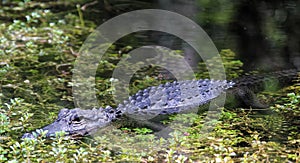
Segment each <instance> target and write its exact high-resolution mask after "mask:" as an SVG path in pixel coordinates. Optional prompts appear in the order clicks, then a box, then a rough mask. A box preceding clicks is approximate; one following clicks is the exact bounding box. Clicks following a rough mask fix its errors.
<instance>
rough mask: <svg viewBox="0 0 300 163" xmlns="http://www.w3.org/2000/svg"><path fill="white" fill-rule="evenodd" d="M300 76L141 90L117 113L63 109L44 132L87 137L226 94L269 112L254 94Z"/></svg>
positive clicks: (193, 82)
mask: <svg viewBox="0 0 300 163" xmlns="http://www.w3.org/2000/svg"><path fill="white" fill-rule="evenodd" d="M297 73H298V72H297V71H296V70H285V71H279V72H274V73H269V74H265V75H254V76H245V77H241V78H238V79H234V80H231V81H227V80H209V79H201V80H190V81H181V82H177V81H174V82H172V83H166V84H162V85H159V86H155V87H149V88H147V89H144V90H140V91H138V92H137V93H136V94H135V95H133V96H130V97H129V98H128V100H125V101H124V102H123V103H121V104H119V106H118V107H117V108H115V109H114V108H112V107H110V106H107V107H106V108H99V109H95V108H94V109H91V110H83V109H80V108H75V109H62V110H61V111H60V112H59V114H58V118H57V119H56V120H55V121H54V122H53V123H52V124H50V125H47V126H45V127H43V128H42V130H45V131H48V132H47V134H46V136H47V137H50V136H53V135H55V133H56V132H58V131H64V132H65V133H66V134H67V135H69V136H84V135H88V134H91V133H93V132H95V131H96V130H97V129H99V128H103V127H106V126H108V125H109V124H111V123H112V122H113V121H117V120H118V119H120V118H122V117H124V116H126V117H131V118H134V119H139V120H149V119H151V118H155V117H156V116H158V115H167V114H174V113H180V112H184V111H188V110H190V109H193V108H195V107H198V106H201V105H205V104H207V103H209V102H211V101H212V100H213V99H215V98H217V97H218V96H220V95H221V94H224V93H226V95H227V96H228V95H229V96H234V98H235V99H236V100H235V101H236V102H237V103H238V104H237V105H240V104H242V105H244V106H251V107H253V108H265V107H266V105H263V104H261V103H260V102H259V101H258V100H257V98H256V96H255V95H254V93H256V92H258V91H260V90H263V88H264V87H265V86H264V83H266V82H268V81H271V82H272V80H270V79H276V81H277V82H278V83H280V84H281V85H284V84H290V83H291V82H292V80H293V79H294V77H295V76H297ZM36 136H38V134H37V132H36V131H33V132H31V133H26V134H24V135H23V137H22V138H35V137H36Z"/></svg>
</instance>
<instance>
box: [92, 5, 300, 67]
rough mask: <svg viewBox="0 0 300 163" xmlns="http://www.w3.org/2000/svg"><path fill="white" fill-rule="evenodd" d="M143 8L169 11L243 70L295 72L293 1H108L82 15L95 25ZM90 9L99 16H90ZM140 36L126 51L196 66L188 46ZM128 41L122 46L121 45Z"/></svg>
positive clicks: (297, 41)
mask: <svg viewBox="0 0 300 163" xmlns="http://www.w3.org/2000/svg"><path fill="white" fill-rule="evenodd" d="M145 8H156V9H164V10H169V11H173V12H176V13H179V14H181V15H184V16H186V17H188V18H190V19H192V20H193V21H195V22H197V23H198V24H199V25H200V26H201V27H202V28H203V29H204V30H205V32H206V33H207V34H208V35H209V36H210V37H211V39H212V40H213V42H214V43H215V45H216V47H217V48H218V49H219V50H221V49H224V48H226V49H232V50H233V51H234V52H236V53H237V54H238V57H239V59H240V60H242V61H243V62H244V63H245V65H244V69H246V70H255V69H261V70H267V71H268V70H278V69H287V68H294V67H297V68H300V46H299V45H300V32H299V30H298V29H299V26H300V1H299V0H298V1H297V0H287V1H286V0H285V1H283V0H276V1H271V0H262V1H253V0H243V1H229V0H217V1H206V0H148V1H146V0H144V1H143V0H139V1H126V0H124V1H117V0H112V1H109V3H104V2H99V3H97V4H96V5H94V6H91V7H89V8H88V9H89V10H87V14H88V13H89V14H92V17H89V18H90V19H92V20H93V21H95V22H96V23H97V24H98V25H100V24H101V23H103V22H104V21H105V20H108V19H109V18H112V17H114V16H117V15H120V14H122V13H125V12H128V11H132V10H136V9H145ZM92 9H95V10H96V11H98V13H100V12H101V14H95V12H94V13H93V12H90V11H92ZM97 15H100V17H101V18H99V16H97ZM141 35H144V36H145V35H147V36H148V37H147V38H146V39H143V38H141V37H140V38H139V37H137V39H138V40H139V39H140V40H139V41H135V42H133V45H132V46H140V45H139V44H141V45H145V44H148V43H149V42H150V43H152V44H153V43H156V44H160V45H162V46H167V47H170V48H173V49H181V50H184V52H185V55H186V58H187V60H188V62H189V63H190V64H191V65H192V66H196V65H197V61H199V60H201V58H199V57H197V56H198V55H197V54H196V52H195V51H194V50H193V49H192V48H191V47H190V46H189V45H187V44H185V43H184V42H183V41H182V40H180V39H178V38H176V37H174V36H170V35H168V34H166V33H158V32H150V33H149V32H148V33H146V34H145V33H138V34H135V36H141ZM149 35H150V37H149ZM132 36H134V35H132ZM123 40H124V39H123ZM129 40H130V39H125V40H124V42H125V43H126V45H128V44H129V43H130V41H129ZM131 40H132V39H131ZM136 42H138V43H139V44H137V43H136ZM120 44H122V43H120Z"/></svg>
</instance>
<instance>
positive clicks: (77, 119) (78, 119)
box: [71, 117, 81, 124]
mask: <svg viewBox="0 0 300 163" xmlns="http://www.w3.org/2000/svg"><path fill="white" fill-rule="evenodd" d="M80 121H81V119H80V118H79V117H75V118H74V119H73V120H72V122H71V123H75V124H76V123H80Z"/></svg>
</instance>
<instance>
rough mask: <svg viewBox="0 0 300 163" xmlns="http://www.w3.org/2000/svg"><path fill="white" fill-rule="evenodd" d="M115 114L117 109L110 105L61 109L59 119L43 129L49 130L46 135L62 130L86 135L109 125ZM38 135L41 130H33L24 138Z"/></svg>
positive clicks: (77, 134) (74, 134)
mask: <svg viewBox="0 0 300 163" xmlns="http://www.w3.org/2000/svg"><path fill="white" fill-rule="evenodd" d="M115 115H116V114H115V111H114V110H113V109H110V107H108V108H105V109H103V108H100V109H92V110H82V109H79V108H75V109H61V110H60V112H59V114H58V117H57V119H56V120H55V121H54V122H53V123H51V124H49V125H47V126H45V127H43V128H42V130H43V131H47V133H46V137H51V136H55V133H56V132H61V131H63V132H65V134H66V135H68V136H71V137H76V136H84V135H88V134H91V133H93V132H94V131H95V130H97V129H98V128H101V127H105V126H107V125H108V124H109V123H110V122H111V121H112V120H113V119H114V117H115ZM36 136H39V132H37V131H33V132H31V133H25V134H24V135H23V136H22V138H35V137H36Z"/></svg>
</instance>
